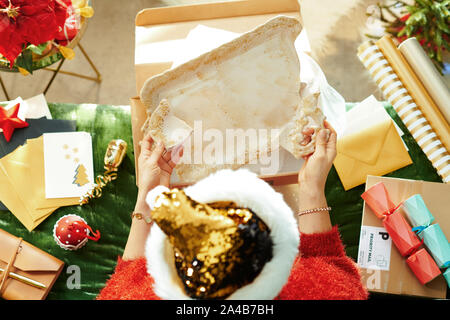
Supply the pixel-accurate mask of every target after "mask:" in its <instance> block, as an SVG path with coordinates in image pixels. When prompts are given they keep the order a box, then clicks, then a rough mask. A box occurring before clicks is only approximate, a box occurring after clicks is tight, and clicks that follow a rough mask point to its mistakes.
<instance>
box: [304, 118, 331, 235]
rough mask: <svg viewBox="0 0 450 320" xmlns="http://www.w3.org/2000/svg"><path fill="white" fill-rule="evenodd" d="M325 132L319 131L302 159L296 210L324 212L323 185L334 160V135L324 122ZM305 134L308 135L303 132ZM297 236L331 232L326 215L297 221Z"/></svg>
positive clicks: (316, 214)
mask: <svg viewBox="0 0 450 320" xmlns="http://www.w3.org/2000/svg"><path fill="white" fill-rule="evenodd" d="M324 125H325V129H322V130H320V131H319V133H318V135H317V140H316V149H315V151H314V153H312V154H311V155H309V156H307V157H305V158H304V159H305V163H304V164H303V167H302V168H301V169H300V172H299V174H298V184H299V203H298V205H299V210H300V211H304V210H309V209H316V208H326V207H328V205H327V199H326V198H325V183H326V181H327V176H328V172H329V171H330V169H331V166H332V165H333V161H334V158H335V157H336V140H337V136H336V131H334V129H333V128H332V127H331V125H330V124H329V123H328V122H326V121H325V122H324ZM305 134H310V135H311V134H312V132H311V131H310V132H307V130H306V131H305ZM298 228H299V231H300V232H301V233H309V234H311V233H321V232H327V231H329V230H331V220H330V215H329V213H328V212H327V211H321V212H316V213H312V214H305V215H301V216H300V217H298Z"/></svg>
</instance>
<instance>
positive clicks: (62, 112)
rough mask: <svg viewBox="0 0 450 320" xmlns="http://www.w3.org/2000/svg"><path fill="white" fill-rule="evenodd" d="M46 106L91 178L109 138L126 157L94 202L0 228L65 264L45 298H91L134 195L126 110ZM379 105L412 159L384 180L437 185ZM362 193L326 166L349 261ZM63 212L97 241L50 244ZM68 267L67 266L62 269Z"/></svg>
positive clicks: (122, 237)
mask: <svg viewBox="0 0 450 320" xmlns="http://www.w3.org/2000/svg"><path fill="white" fill-rule="evenodd" d="M353 106H354V104H352V103H349V104H347V109H350V108H352V107H353ZM49 107H50V111H51V113H52V116H53V118H55V119H68V120H73V119H76V120H77V130H78V131H87V132H90V133H91V135H92V139H93V148H94V169H95V174H96V175H97V174H102V173H103V157H104V154H105V151H106V147H107V145H108V143H109V141H110V140H112V139H115V138H120V139H123V140H125V141H126V142H127V143H128V151H127V157H126V158H125V160H124V162H123V163H122V165H121V167H120V170H119V175H118V179H117V180H115V181H113V182H112V183H111V184H109V185H108V186H107V187H105V188H104V190H103V196H102V197H101V198H100V199H95V200H93V201H91V202H90V203H89V204H88V205H86V206H83V207H79V206H72V207H65V208H60V209H58V210H57V211H55V212H54V213H53V214H52V215H51V216H50V217H49V218H48V219H47V220H45V221H44V222H43V223H42V224H40V225H39V226H38V227H37V228H36V229H35V230H34V231H33V232H31V233H30V232H28V231H27V230H26V229H25V228H24V227H23V226H22V225H21V223H20V222H19V221H18V220H17V219H16V218H15V217H14V216H13V215H12V214H11V213H9V212H0V228H2V229H4V230H6V231H8V232H10V233H12V234H13V235H15V236H20V237H23V238H24V240H25V241H28V242H30V243H31V244H33V245H35V246H37V247H39V248H41V249H43V250H45V251H46V252H48V253H49V254H51V255H54V256H55V257H57V258H59V259H61V260H63V261H64V262H65V263H66V265H65V267H64V269H63V271H62V273H61V276H60V277H59V278H58V280H57V282H56V283H55V285H54V287H53V289H52V291H51V292H50V294H49V296H48V299H79V300H81V299H83V300H85V299H86V300H89V299H95V297H96V296H97V294H98V293H99V292H100V290H101V289H102V288H103V286H104V284H105V282H106V280H107V279H108V278H109V276H110V275H111V274H112V273H113V271H114V268H115V266H116V262H117V257H118V256H120V255H121V254H122V252H123V249H124V247H125V243H126V241H127V237H128V232H129V228H130V224H131V217H130V213H131V212H132V210H133V208H134V204H135V200H136V196H137V188H136V184H135V175H134V153H133V144H132V134H131V120H130V109H129V107H118V106H107V105H90V104H83V105H74V104H49ZM385 107H386V109H387V111H388V112H389V114H390V115H391V117H393V119H394V120H395V121H396V123H397V124H398V125H399V126H400V128H401V129H402V130H403V131H404V132H405V135H404V136H403V139H404V141H405V143H406V145H407V146H408V148H409V153H410V155H411V158H412V159H413V161H414V164H412V165H409V166H407V167H405V168H402V169H400V170H397V171H395V172H392V173H390V174H388V175H386V176H389V177H398V178H409V179H417V180H425V181H437V182H441V179H440V178H439V176H438V175H437V173H436V171H435V169H434V168H433V167H432V165H431V163H430V162H429V161H428V159H427V158H426V156H425V154H424V153H423V152H422V150H421V149H420V148H419V146H418V145H417V144H416V142H415V141H414V139H413V137H412V136H411V135H410V134H409V132H408V130H407V129H406V127H405V126H404V125H403V123H402V122H401V120H400V119H399V117H398V116H397V114H396V113H395V111H394V109H393V108H392V107H391V106H390V105H387V104H386V105H385ZM363 191H364V185H361V186H359V187H356V188H353V189H351V190H349V191H347V192H345V191H344V188H343V186H342V184H341V182H340V180H339V177H338V175H337V173H336V170H335V169H334V167H333V168H332V170H331V172H330V174H329V176H328V180H327V184H326V190H325V192H326V196H327V200H328V203H329V205H330V206H331V207H333V212H332V215H331V219H332V222H333V224H337V225H339V230H340V232H341V235H342V238H343V241H344V244H345V246H346V251H347V254H348V255H349V256H351V257H352V258H353V259H355V260H356V257H357V251H358V242H359V232H360V227H361V215H362V206H363V201H362V199H361V197H360V195H361V194H362V192H363ZM66 214H77V215H79V216H81V217H83V218H84V219H85V220H86V221H87V222H88V224H89V225H90V226H91V227H92V228H93V230H97V229H98V230H100V232H101V239H100V240H99V241H98V242H94V241H91V240H90V241H89V242H88V243H87V245H86V246H85V247H83V248H81V249H80V250H78V251H65V250H63V249H61V248H60V247H59V246H58V245H57V244H56V243H55V241H54V240H53V236H52V230H53V226H54V224H55V223H56V221H57V220H58V219H59V218H60V217H62V216H64V215H66ZM69 266H72V267H71V268H69V269H68V267H69ZM78 268H79V270H80V275H81V278H80V288H76V287H75V288H74V287H73V284H74V282H73V281H72V280H73V274H72V273H71V272H73V271H71V270H77V269H78ZM68 271H69V272H68Z"/></svg>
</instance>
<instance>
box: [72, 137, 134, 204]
mask: <svg viewBox="0 0 450 320" xmlns="http://www.w3.org/2000/svg"><path fill="white" fill-rule="evenodd" d="M127 146H128V145H127V143H126V142H125V141H123V140H121V139H115V140H112V141H111V142H110V143H109V144H108V147H107V149H106V153H105V158H104V163H105V166H104V168H105V170H106V171H105V173H104V174H103V175H98V176H97V177H96V178H95V184H94V185H93V187H92V188H91V189H90V190H89V191H87V192H86V193H85V194H84V195H83V196H81V197H80V206H82V205H84V204H87V203H88V202H89V200H90V199H94V198H100V197H101V196H102V188H103V187H105V186H106V185H107V184H108V183H109V182H111V181H113V180H116V179H117V171H118V170H119V166H120V164H121V163H122V161H123V159H124V158H125V156H126V154H127Z"/></svg>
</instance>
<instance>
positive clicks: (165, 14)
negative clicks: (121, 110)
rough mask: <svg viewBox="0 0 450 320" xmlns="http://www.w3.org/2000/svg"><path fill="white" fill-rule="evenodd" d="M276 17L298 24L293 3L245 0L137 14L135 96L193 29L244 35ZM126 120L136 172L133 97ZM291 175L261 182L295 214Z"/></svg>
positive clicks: (141, 112)
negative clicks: (130, 130) (129, 121)
mask: <svg viewBox="0 0 450 320" xmlns="http://www.w3.org/2000/svg"><path fill="white" fill-rule="evenodd" d="M279 15H286V16H289V17H294V18H296V19H298V20H300V21H301V15H300V5H299V3H298V1H297V0H245V1H232V2H217V3H209V4H196V5H186V6H175V7H164V8H153V9H145V10H143V11H141V12H139V13H138V15H137V16H136V47H135V50H136V54H135V71H136V89H137V94H138V95H139V92H140V90H141V88H142V86H143V84H144V82H145V80H147V79H148V78H150V77H152V76H154V75H157V74H159V73H162V72H164V71H165V70H167V69H170V68H171V67H172V63H173V60H175V58H176V55H179V54H183V50H182V47H183V46H184V45H185V43H184V41H183V40H185V38H186V37H187V35H188V34H189V32H190V31H191V30H192V29H194V28H195V27H197V26H198V25H200V24H201V25H204V26H207V27H212V28H218V29H222V30H227V31H231V32H236V33H244V32H247V31H250V30H252V29H254V28H255V27H257V26H259V25H261V24H263V23H265V22H266V21H268V20H270V19H272V18H274V17H276V16H279ZM171 60H172V61H171ZM131 116H132V117H131V119H132V128H133V141H134V150H135V159H136V172H138V170H139V168H138V163H137V159H138V157H139V153H140V147H139V141H141V140H142V137H143V132H142V131H141V127H142V125H143V123H144V121H145V119H146V117H147V114H146V110H145V107H144V105H143V104H142V102H141V101H140V99H139V96H137V97H133V98H131ZM298 166H299V165H298ZM297 174H298V171H297V170H296V169H295V171H294V170H290V171H285V172H281V173H279V174H276V175H270V176H269V175H268V176H261V178H263V179H264V180H266V181H268V182H269V183H270V184H272V185H273V186H274V187H275V188H276V189H279V190H278V191H279V192H283V194H284V195H285V198H286V201H287V202H288V203H289V204H290V205H292V208H293V210H297V201H296V196H297V192H296V191H295V190H296V183H297ZM175 185H176V186H183V185H184V184H183V183H175Z"/></svg>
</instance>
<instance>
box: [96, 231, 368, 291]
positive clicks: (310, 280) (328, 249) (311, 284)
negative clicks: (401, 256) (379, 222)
mask: <svg viewBox="0 0 450 320" xmlns="http://www.w3.org/2000/svg"><path fill="white" fill-rule="evenodd" d="M153 283H154V281H153V279H152V277H151V276H150V275H149V274H148V273H147V265H146V260H145V258H140V259H136V260H132V261H124V260H122V259H121V258H119V259H118V261H117V266H116V269H115V272H114V274H113V275H112V276H111V278H110V279H109V280H108V281H107V283H106V286H105V287H104V288H103V290H102V291H101V292H100V294H99V295H98V297H97V299H98V300H144V299H145V300H156V299H159V298H158V296H157V295H156V294H155V293H154V292H153V289H152V287H153ZM367 297H368V293H367V291H366V289H365V288H364V286H363V285H362V283H361V278H360V274H359V270H358V267H357V265H356V263H355V262H353V260H352V259H350V258H349V257H347V256H346V254H345V250H344V246H343V244H342V241H341V239H340V235H339V232H338V229H337V227H334V228H333V229H332V230H331V231H329V232H326V233H321V234H311V235H307V234H301V237H300V255H299V257H297V259H296V260H295V263H294V266H293V268H292V271H291V275H290V277H289V280H288V282H287V283H286V285H285V286H284V287H283V289H282V291H281V293H280V294H279V296H278V297H277V299H282V300H300V299H305V300H313V299H321V300H324V299H367ZM250 299H251V298H250Z"/></svg>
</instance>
